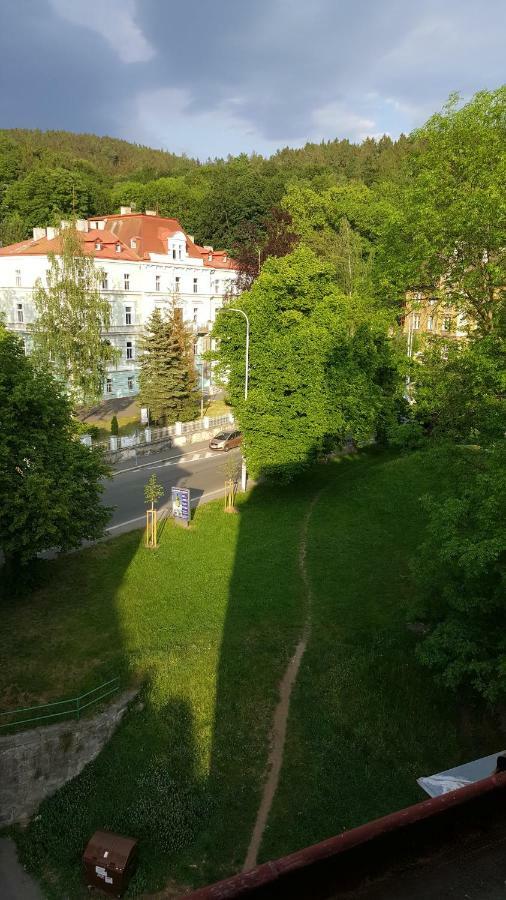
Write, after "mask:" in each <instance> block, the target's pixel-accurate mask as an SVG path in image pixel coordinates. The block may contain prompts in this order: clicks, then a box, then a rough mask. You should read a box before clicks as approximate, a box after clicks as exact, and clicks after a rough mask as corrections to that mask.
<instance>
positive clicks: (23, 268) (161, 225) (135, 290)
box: [0, 207, 237, 398]
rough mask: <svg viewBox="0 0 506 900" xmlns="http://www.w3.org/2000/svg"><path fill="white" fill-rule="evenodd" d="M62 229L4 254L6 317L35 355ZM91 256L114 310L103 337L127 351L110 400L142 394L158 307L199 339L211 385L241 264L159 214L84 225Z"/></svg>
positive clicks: (112, 377) (0, 251) (0, 288)
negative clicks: (212, 341) (38, 320)
mask: <svg viewBox="0 0 506 900" xmlns="http://www.w3.org/2000/svg"><path fill="white" fill-rule="evenodd" d="M67 226H68V223H66V222H62V223H61V226H60V228H52V227H47V228H34V229H33V237H32V238H30V239H27V240H25V241H21V242H20V243H18V244H13V245H11V246H9V247H2V248H0V313H2V314H3V315H4V317H5V321H6V324H7V327H8V328H10V329H12V330H13V331H15V332H17V333H18V334H19V335H20V336H21V337H22V338H23V340H24V342H25V347H26V350H27V352H30V346H31V336H30V323H32V322H33V321H34V318H35V315H36V311H35V307H34V303H33V291H34V287H35V285H36V283H37V281H38V280H39V279H40V281H41V282H42V284H45V283H46V279H47V272H48V269H49V266H50V263H49V260H48V253H51V252H54V253H58V249H59V232H60V230H61V228H65V227H67ZM77 230H78V233H79V237H80V239H81V241H82V245H83V248H84V250H85V252H86V253H87V254H89V255H90V256H92V257H93V259H94V260H95V264H96V266H97V268H98V269H99V271H100V290H101V293H102V294H103V295H104V296H105V297H107V299H108V301H109V303H110V306H111V324H110V327H109V328H108V330H107V332H104V337H105V338H106V339H107V340H109V341H110V342H111V344H112V345H114V346H115V347H117V348H118V350H119V351H120V358H119V361H118V363H117V364H116V365H114V366H111V367H110V369H109V371H108V373H107V378H106V382H105V384H104V397H106V398H112V397H127V396H130V395H132V396H133V395H135V394H136V393H137V392H138V388H139V386H138V372H139V339H140V336H141V334H142V332H143V329H144V327H145V324H146V322H147V320H148V319H149V317H150V316H151V314H152V312H153V310H154V309H156V308H157V307H158V308H159V309H161V310H162V311H167V310H168V309H169V308H170V305H171V304H172V303H173V302H175V303H176V305H177V306H178V307H179V308H180V309H181V310H182V315H183V319H184V320H185V322H187V323H188V324H189V326H190V327H191V328H192V330H193V332H194V336H195V340H194V350H195V357H196V359H195V362H196V366H197V370H198V371H199V373H200V377H201V378H202V379H203V383H204V386H205V387H209V386H210V381H211V372H210V367H209V366H208V365H206V364H205V363H204V362H203V361H202V358H201V354H202V353H203V351H204V350H205V349H207V346H208V341H209V333H210V330H211V328H212V325H213V322H214V320H215V317H216V313H217V311H218V310H219V309H220V308H221V306H222V305H223V301H224V298H225V296H226V295H227V294H229V293H233V292H234V291H235V289H236V287H235V286H236V279H237V271H236V268H235V265H236V264H235V262H234V260H232V259H230V257H229V256H228V255H227V253H226V252H225V251H221V250H214V249H213V247H211V246H204V247H200V246H199V245H198V244H196V243H195V241H194V239H193V236H192V235H189V234H187V233H186V232H185V231H184V229H183V227H182V226H181V224H180V223H179V222H178V220H177V219H169V218H165V217H163V216H158V215H157V214H156V213H155V212H154V211H153V210H146V212H145V213H142V214H141V213H133V212H132V210H131V209H130V207H122V208H121V212H120V214H119V215H113V216H100V217H99V216H97V217H94V218H90V219H82V220H78V221H77Z"/></svg>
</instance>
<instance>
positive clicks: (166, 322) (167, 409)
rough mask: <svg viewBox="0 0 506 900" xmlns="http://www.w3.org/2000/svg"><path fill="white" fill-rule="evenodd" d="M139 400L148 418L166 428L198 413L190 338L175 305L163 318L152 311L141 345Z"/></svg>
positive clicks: (158, 312)
mask: <svg viewBox="0 0 506 900" xmlns="http://www.w3.org/2000/svg"><path fill="white" fill-rule="evenodd" d="M140 365H141V371H140V375H139V382H140V399H141V403H142V405H143V406H147V407H148V408H149V411H150V418H151V419H152V420H154V421H157V422H160V423H162V424H165V425H170V424H172V423H174V422H176V421H178V420H179V421H188V420H189V419H191V418H193V417H194V416H195V415H196V413H197V393H196V374H195V368H194V365H193V358H192V349H191V335H190V333H189V332H188V329H187V328H186V326H185V325H184V322H183V319H182V316H181V310H179V309H178V308H177V307H176V306H175V305H174V306H173V307H172V309H171V311H170V313H169V315H168V316H166V317H163V316H162V313H161V312H160V310H159V309H155V311H154V312H153V314H152V316H151V318H150V319H149V321H148V323H147V328H146V333H145V335H144V338H143V339H142V342H141V359H140Z"/></svg>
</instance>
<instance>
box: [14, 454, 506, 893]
mask: <svg viewBox="0 0 506 900" xmlns="http://www.w3.org/2000/svg"><path fill="white" fill-rule="evenodd" d="M435 465H436V464H435V463H434V461H433V460H432V458H431V456H430V455H428V454H423V453H416V454H412V455H409V456H394V455H388V454H383V455H380V454H377V455H375V454H370V455H369V454H363V455H361V456H360V457H358V458H352V459H343V460H341V461H336V462H333V463H330V464H329V465H326V466H319V467H316V468H315V469H314V470H312V471H311V472H310V473H309V474H308V475H307V476H306V477H305V478H303V479H302V480H300V481H299V482H297V483H296V484H294V485H292V486H289V487H287V488H273V487H268V486H261V487H257V488H256V489H255V490H254V491H253V492H252V493H251V494H250V495H249V496H247V497H246V498H244V499H242V501H241V502H240V505H239V512H238V515H236V516H227V515H225V514H224V513H223V510H222V504H221V502H216V503H213V504H209V505H208V506H205V507H203V508H201V509H199V510H198V511H197V513H196V516H195V519H194V522H193V523H192V527H191V529H190V530H188V531H187V530H183V529H178V528H176V527H173V525H172V524H171V523H167V525H166V527H165V529H164V531H163V534H162V538H161V543H160V547H159V549H158V550H157V551H156V552H152V551H148V550H146V549H145V548H144V546H143V543H142V535H141V533H139V532H132V533H130V534H127V535H124V536H122V537H120V538H118V539H116V540H113V541H109V542H107V543H104V544H101V545H98V546H96V547H94V548H92V549H89V550H86V551H83V552H81V553H78V554H75V555H72V556H68V557H65V558H62V559H59V560H57V561H54V562H50V563H47V564H46V571H47V581H46V583H45V585H44V586H43V587H41V588H40V589H39V590H37V591H35V592H34V593H33V594H31V595H30V596H27V597H24V598H23V599H22V600H17V601H11V602H9V603H7V604H6V605H4V607H3V611H2V612H3V616H2V619H3V621H2V632H1V638H0V655H1V665H0V696H1V697H2V705H3V706H4V707H5V706H6V705H8V706H13V705H15V704H17V703H20V702H23V703H26V705H29V704H30V703H35V702H38V701H45V700H49V699H56V698H59V697H61V696H62V695H63V696H74V695H75V694H76V693H77V692H79V691H80V690H81V689H82V690H85V689H87V688H90V687H93V686H94V685H95V684H98V683H99V682H100V681H101V680H104V679H105V678H106V677H107V676H110V675H114V674H117V673H121V675H122V678H123V683H124V684H127V683H129V682H131V681H132V680H134V679H135V680H139V681H141V682H142V683H143V690H142V701H143V705H142V707H139V708H137V709H135V710H133V711H131V712H130V713H129V714H128V716H127V718H126V720H125V721H124V723H123V724H122V725H121V726H120V728H119V730H118V731H117V733H116V734H115V736H114V737H113V739H112V741H111V742H110V744H109V745H108V747H107V748H106V749H105V750H104V751H103V752H102V754H101V755H100V756H99V757H98V758H97V760H96V761H95V762H93V763H92V764H91V765H89V766H88V767H87V768H86V769H85V770H84V771H83V773H82V774H81V775H80V776H79V777H78V778H76V779H75V780H74V781H72V782H71V783H69V784H68V785H67V786H66V787H65V788H64V789H62V790H61V791H59V792H58V793H57V794H56V795H55V796H54V797H52V798H50V799H49V800H47V801H46V802H44V803H43V804H42V806H41V808H40V810H39V816H38V817H37V819H36V820H34V821H33V822H32V823H31V825H30V826H29V828H28V829H27V830H25V831H22V832H21V831H20V832H19V833H18V834H17V835H16V837H17V840H18V843H19V846H20V852H21V857H22V860H23V862H24V863H25V864H26V865H27V866H28V867H29V868H30V869H31V870H32V871H34V872H35V873H36V874H37V875H38V876H39V877H40V878H41V879H42V882H43V884H44V887H45V890H46V891H47V894H48V896H49V897H53V898H61V897H62V896H68V895H71V896H72V897H75V898H76V900H77V898H79V897H80V896H81V893H83V896H85V891H84V889H83V888H82V886H81V884H80V865H79V860H80V854H81V852H82V849H83V847H84V845H85V843H86V841H87V839H88V837H89V835H90V834H91V833H92V832H93V831H94V830H95V829H97V828H106V829H111V830H113V831H118V832H120V833H124V834H131V835H134V836H137V837H138V838H139V839H140V849H141V857H140V858H141V863H140V868H139V871H138V874H137V876H136V879H135V883H134V884H133V886H132V892H133V894H134V895H136V894H137V893H140V892H142V891H143V890H155V889H159V888H161V887H162V886H163V885H164V884H165V883H166V882H167V879H168V878H169V877H170V878H171V879H175V880H176V882H177V883H178V884H179V885H196V884H201V883H205V882H209V881H211V880H214V879H216V878H219V877H222V876H224V875H226V874H228V873H230V872H233V871H236V870H237V869H238V868H240V866H241V864H242V862H243V860H244V857H245V853H246V848H247V845H248V841H249V837H250V835H251V831H252V828H253V823H254V819H255V814H256V810H257V807H258V803H259V797H260V793H261V790H262V785H263V778H264V771H265V764H266V758H267V751H268V743H269V730H270V725H271V720H272V713H273V709H274V706H275V704H276V701H277V696H278V684H279V681H280V678H281V676H282V674H283V672H284V670H285V667H286V664H287V661H288V659H289V658H290V656H291V655H292V653H293V651H294V647H295V645H296V643H297V641H298V639H299V637H300V634H301V629H302V627H303V622H304V620H305V617H306V614H307V610H308V598H307V596H306V593H305V587H304V583H303V579H302V578H301V569H300V565H301V535H302V533H303V523H304V521H305V518H306V517H307V516H308V515H309V519H308V530H307V547H306V557H305V558H306V566H307V573H308V577H309V586H310V591H311V594H312V603H311V611H310V612H311V622H312V630H311V636H310V639H309V644H308V648H307V651H306V654H305V656H304V658H303V661H302V667H301V670H300V672H299V677H298V681H297V684H296V688H295V692H294V695H293V698H292V704H291V707H290V717H289V721H288V734H287V743H286V748H285V755H284V764H283V768H282V772H281V781H280V785H279V789H278V793H277V795H276V798H275V802H274V807H273V809H272V812H271V815H270V818H269V822H268V828H267V831H266V833H265V835H264V840H263V844H262V847H261V854H260V859H261V861H263V860H265V859H267V858H272V856H275V855H280V854H284V853H288V852H290V851H292V850H296V849H297V848H299V847H302V846H304V845H307V844H308V843H310V842H313V841H317V840H321V839H323V838H325V837H327V836H329V835H332V834H335V833H337V832H338V831H340V830H341V829H343V828H349V827H351V826H354V825H357V824H359V823H361V822H364V821H367V820H369V819H371V818H373V817H375V816H378V815H381V814H384V813H387V812H389V811H391V810H394V809H398V808H400V807H402V806H404V805H406V804H409V803H412V802H415V801H416V800H418V799H421V798H422V795H421V792H420V791H419V789H418V787H417V785H416V782H415V778H416V777H417V776H418V775H421V774H429V773H432V772H434V771H438V770H441V769H443V768H447V767H449V766H451V765H455V764H458V763H460V762H463V761H465V760H468V759H471V758H475V757H477V756H480V755H485V754H487V753H491V752H493V751H495V750H497V748H498V747H499V746H502V743H503V739H502V737H501V736H500V734H499V731H498V729H497V727H496V724H495V722H494V721H493V720H491V719H489V718H487V715H486V714H485V713H484V712H483V710H481V709H477V708H476V707H474V706H473V704H472V703H471V702H470V701H469V700H466V699H465V698H463V697H455V696H454V695H452V694H450V693H448V692H446V691H444V690H442V689H441V688H439V687H437V686H436V685H435V683H434V681H433V680H432V676H431V675H430V673H429V672H428V671H426V670H425V669H423V668H421V667H420V665H419V664H418V663H417V661H416V658H415V655H414V648H415V645H416V642H417V640H419V637H418V636H417V634H416V632H414V631H413V630H412V629H411V628H410V627H408V624H409V622H410V617H411V612H410V609H411V606H412V603H413V600H414V599H416V595H415V586H414V584H413V583H412V580H411V576H410V565H409V564H410V560H411V559H412V557H413V556H414V555H416V552H417V547H418V545H419V543H420V540H421V537H422V535H423V531H424V516H423V513H422V508H421V505H420V502H419V499H420V496H421V495H422V494H423V493H425V492H427V491H438V492H440V491H442V490H444V488H445V478H446V477H447V476H446V475H445V472H444V471H442V470H440V469H438V468H436V467H435ZM77 810H78V813H79V814H78V815H77V814H76V811H77Z"/></svg>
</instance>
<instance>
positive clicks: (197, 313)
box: [193, 306, 199, 322]
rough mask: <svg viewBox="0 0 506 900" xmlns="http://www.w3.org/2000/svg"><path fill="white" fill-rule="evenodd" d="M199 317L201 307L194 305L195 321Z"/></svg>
mask: <svg viewBox="0 0 506 900" xmlns="http://www.w3.org/2000/svg"><path fill="white" fill-rule="evenodd" d="M198 317H199V308H198V306H194V307H193V321H194V322H196V321H197V319H198Z"/></svg>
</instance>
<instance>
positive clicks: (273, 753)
mask: <svg viewBox="0 0 506 900" xmlns="http://www.w3.org/2000/svg"><path fill="white" fill-rule="evenodd" d="M319 496H320V492H318V494H316V495H315V496H314V497H313V499H312V501H311V503H310V504H309V509H308V511H307V513H306V515H305V517H304V521H303V523H302V533H301V537H300V543H299V572H300V577H301V580H302V584H303V586H304V605H305V613H306V615H305V622H304V627H303V630H302V634H301V636H300V639H299V642H298V644H297V646H296V648H295V653H294V654H293V656H292V658H291V660H290V662H289V663H288V666H287V668H286V670H285V674H284V675H283V678H282V679H281V682H280V685H279V700H278V704H277V706H276V709H275V710H274V718H273V722H272V729H271V736H270V750H269V756H268V759H267V768H266V772H267V778H266V781H265V785H264V789H263V793H262V799H261V801H260V806H259V807H258V812H257V817H256V821H255V827H254V828H253V833H252V835H251V840H250V844H249V847H248V852H247V854H246V859H245V861H244V866H243V872H248V871H249V870H250V869H253V868H254V867H255V866H256V864H257V858H258V852H259V850H260V845H261V843H262V837H263V834H264V830H265V826H266V825H267V820H268V818H269V813H270V811H271V807H272V803H273V800H274V797H275V794H276V790H277V787H278V781H279V775H280V772H281V766H282V764H283V753H284V749H285V738H286V728H287V723H288V714H289V711H290V698H291V696H292V690H293V687H294V685H295V681H296V679H297V675H298V672H299V668H300V664H301V661H302V657H303V656H304V653H305V651H306V647H307V644H308V641H309V637H310V634H311V609H312V605H313V598H312V591H311V584H310V581H309V576H308V572H307V565H306V553H307V534H308V529H309V522H310V519H311V515H312V513H313V509H314V506H315V504H316V502H317V500H318V498H319Z"/></svg>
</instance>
